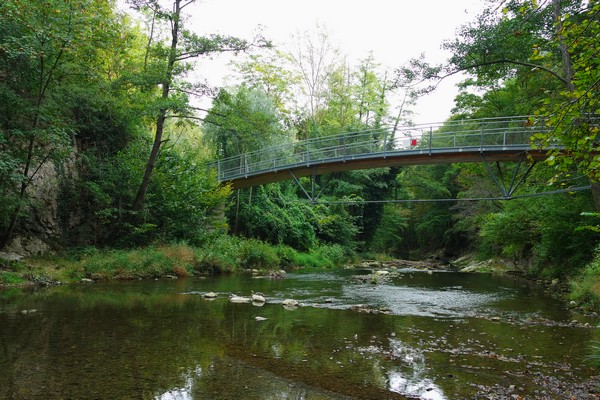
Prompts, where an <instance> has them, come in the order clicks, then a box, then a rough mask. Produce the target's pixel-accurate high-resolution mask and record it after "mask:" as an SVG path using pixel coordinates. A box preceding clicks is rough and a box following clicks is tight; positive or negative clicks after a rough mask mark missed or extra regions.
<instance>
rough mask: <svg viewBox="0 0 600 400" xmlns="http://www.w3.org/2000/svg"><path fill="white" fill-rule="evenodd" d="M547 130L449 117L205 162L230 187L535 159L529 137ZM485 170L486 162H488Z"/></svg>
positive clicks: (533, 122) (528, 123) (525, 123)
mask: <svg viewBox="0 0 600 400" xmlns="http://www.w3.org/2000/svg"><path fill="white" fill-rule="evenodd" d="M548 130H549V128H548V127H546V126H545V125H544V123H543V121H542V120H538V119H536V118H533V117H529V116H519V117H502V118H486V119H477V120H464V121H450V122H444V123H434V124H421V125H411V126H401V127H395V128H394V127H382V128H378V129H370V130H364V131H358V132H346V133H342V134H338V135H332V136H323V137H319V138H313V139H308V140H304V141H291V142H288V143H283V144H280V145H277V146H270V147H266V148H263V149H260V150H258V151H254V152H250V153H245V154H240V155H237V156H233V157H228V158H225V159H221V160H218V161H216V162H214V163H212V164H211V166H212V167H213V168H214V169H216V172H217V176H218V180H219V181H220V182H229V183H230V184H231V185H232V187H233V189H241V188H245V187H250V186H256V185H262V184H266V183H271V182H278V181H282V180H286V179H295V180H298V178H300V177H304V176H312V177H314V176H316V175H322V174H328V173H332V172H341V171H350V170H356V169H370V168H381V167H392V166H401V165H418V164H442V163H446V164H448V163H457V162H485V163H486V166H488V164H487V163H488V162H495V161H497V162H499V161H516V162H519V163H521V162H523V161H533V162H535V161H537V160H543V159H545V158H546V157H547V152H548V150H550V148H548V147H547V148H539V147H538V146H536V145H535V143H533V142H532V135H534V134H536V133H541V132H547V131H548ZM488 169H489V166H488Z"/></svg>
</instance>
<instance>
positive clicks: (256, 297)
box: [252, 293, 266, 303]
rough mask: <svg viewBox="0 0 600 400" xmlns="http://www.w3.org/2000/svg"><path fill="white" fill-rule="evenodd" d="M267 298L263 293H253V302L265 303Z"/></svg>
mask: <svg viewBox="0 0 600 400" xmlns="http://www.w3.org/2000/svg"><path fill="white" fill-rule="evenodd" d="M265 301H266V300H265V296H263V295H262V294H261V293H253V294H252V302H253V303H264V302H265Z"/></svg>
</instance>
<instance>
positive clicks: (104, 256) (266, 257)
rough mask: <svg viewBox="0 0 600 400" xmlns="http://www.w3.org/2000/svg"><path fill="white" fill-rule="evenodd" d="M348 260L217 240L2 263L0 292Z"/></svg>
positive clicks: (8, 258) (330, 250)
mask: <svg viewBox="0 0 600 400" xmlns="http://www.w3.org/2000/svg"><path fill="white" fill-rule="evenodd" d="M349 260H350V255H349V254H346V252H345V251H344V249H343V248H342V247H341V246H337V245H322V246H318V247H316V248H314V249H312V250H311V251H310V252H298V251H296V250H294V249H292V248H291V247H288V246H283V245H278V246H272V245H269V244H266V243H264V242H260V241H258V240H253V239H241V238H236V237H229V236H226V237H218V238H215V240H214V241H212V242H211V243H210V245H209V244H207V245H206V246H203V247H193V246H189V245H187V244H168V245H156V246H149V247H145V248H140V249H128V250H115V249H106V250H99V249H96V248H85V249H79V250H76V251H70V252H64V253H60V254H53V255H47V256H41V257H29V258H22V257H19V256H18V255H14V254H6V253H5V254H3V255H2V257H0V287H11V286H28V285H29V286H32V285H33V286H51V285H57V284H61V283H76V282H93V281H111V280H136V279H157V278H182V277H191V276H198V275H209V274H215V273H235V272H239V271H243V270H256V271H259V272H264V273H268V272H269V271H277V270H280V269H284V270H286V269H293V268H300V267H320V268H324V269H327V268H336V267H340V266H342V265H343V264H344V263H346V262H348V261H349Z"/></svg>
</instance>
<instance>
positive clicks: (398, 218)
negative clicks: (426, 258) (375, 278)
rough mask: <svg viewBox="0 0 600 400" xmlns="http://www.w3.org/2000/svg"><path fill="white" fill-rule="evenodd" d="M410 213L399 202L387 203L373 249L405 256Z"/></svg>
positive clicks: (374, 239)
mask: <svg viewBox="0 0 600 400" xmlns="http://www.w3.org/2000/svg"><path fill="white" fill-rule="evenodd" d="M408 215H409V214H408V213H407V212H406V210H404V209H403V207H401V206H399V205H397V204H386V205H385V206H384V208H383V216H382V217H381V223H380V224H379V226H378V228H377V231H376V233H375V237H374V238H373V246H372V250H373V251H376V252H379V253H383V254H390V255H395V256H404V255H405V254H403V250H404V249H403V247H402V246H403V244H404V240H405V234H406V230H407V229H408V227H409V216H408Z"/></svg>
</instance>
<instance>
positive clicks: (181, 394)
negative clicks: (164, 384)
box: [154, 367, 202, 400]
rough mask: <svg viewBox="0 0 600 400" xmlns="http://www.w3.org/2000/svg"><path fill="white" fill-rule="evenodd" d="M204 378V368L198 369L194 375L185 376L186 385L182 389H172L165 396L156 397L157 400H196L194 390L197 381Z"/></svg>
mask: <svg viewBox="0 0 600 400" xmlns="http://www.w3.org/2000/svg"><path fill="white" fill-rule="evenodd" d="M201 378H202V368H201V367H196V368H195V369H194V371H193V372H192V373H188V374H186V376H184V379H185V385H184V386H183V387H180V388H176V389H171V390H169V391H167V392H165V393H163V394H160V395H158V396H156V397H155V398H154V399H155V400H194V396H193V395H192V388H193V387H194V383H195V381H196V380H199V379H201Z"/></svg>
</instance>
